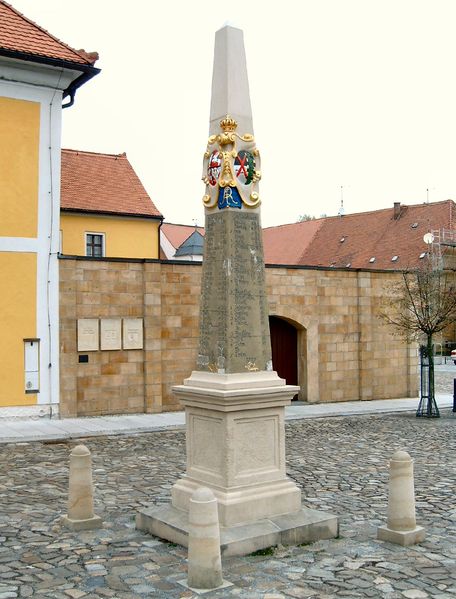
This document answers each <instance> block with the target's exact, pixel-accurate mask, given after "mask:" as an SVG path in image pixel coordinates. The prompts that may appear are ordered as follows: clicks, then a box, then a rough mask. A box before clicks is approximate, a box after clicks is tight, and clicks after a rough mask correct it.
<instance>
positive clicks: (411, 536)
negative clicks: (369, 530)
mask: <svg viewBox="0 0 456 599" xmlns="http://www.w3.org/2000/svg"><path fill="white" fill-rule="evenodd" d="M424 533H425V529H424V528H423V527H422V526H417V525H416V519H415V489H414V483H413V460H412V458H411V457H410V456H409V454H408V453H407V452H406V451H396V453H395V454H394V455H393V457H392V458H391V461H390V478H389V495H388V521H387V524H386V526H379V527H378V529H377V538H378V539H380V540H382V541H389V542H390V543H397V544H398V545H404V546H405V545H414V544H415V543H420V542H421V541H422V540H423V539H424Z"/></svg>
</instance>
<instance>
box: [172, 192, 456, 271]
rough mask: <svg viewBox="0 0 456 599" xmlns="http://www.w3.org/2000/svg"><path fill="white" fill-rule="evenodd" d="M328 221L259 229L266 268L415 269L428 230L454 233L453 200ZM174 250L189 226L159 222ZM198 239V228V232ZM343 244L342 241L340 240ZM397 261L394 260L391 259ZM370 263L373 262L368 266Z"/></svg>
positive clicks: (339, 217) (318, 220)
mask: <svg viewBox="0 0 456 599" xmlns="http://www.w3.org/2000/svg"><path fill="white" fill-rule="evenodd" d="M396 217H398V218H395V209H394V208H385V209H383V210H374V211H371V212H360V213H357V214H347V215H345V216H331V217H326V218H319V219H316V220H311V221H304V222H301V223H292V224H288V225H279V226H277V227H268V228H267V229H263V244H264V256H265V263H266V264H284V265H288V266H294V265H299V266H325V267H330V266H334V267H347V266H348V265H349V267H350V268H362V269H366V270H369V269H374V270H375V269H381V270H384V269H386V270H400V269H406V268H412V267H414V266H417V265H418V264H420V260H421V259H420V254H423V252H426V251H427V250H428V246H427V245H426V244H425V243H424V241H423V236H424V234H425V233H427V232H428V231H430V230H437V229H449V230H453V231H455V230H456V204H455V203H454V202H453V200H445V201H443V202H434V203H431V204H416V205H412V206H405V205H403V206H401V205H399V204H398V206H397V214H396ZM162 231H163V233H164V234H165V235H166V237H167V238H168V240H169V241H170V242H171V244H172V245H173V246H174V247H175V248H178V247H179V246H180V245H181V244H182V243H183V242H184V241H185V240H186V239H187V238H188V237H189V236H190V235H191V234H192V233H193V231H194V227H192V226H190V225H176V224H171V223H163V226H162ZM198 231H199V232H200V233H201V234H202V235H204V229H203V228H202V227H198ZM342 240H343V241H342ZM394 256H397V259H396V260H394V261H393V260H392V258H393V257H394ZM371 258H375V260H374V261H373V262H370V260H371Z"/></svg>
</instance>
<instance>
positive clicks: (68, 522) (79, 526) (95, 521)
mask: <svg viewBox="0 0 456 599" xmlns="http://www.w3.org/2000/svg"><path fill="white" fill-rule="evenodd" d="M61 522H62V524H63V526H66V527H67V528H69V529H70V530H76V531H78V530H93V529H94V528H103V520H102V519H101V518H100V516H93V518H87V520H72V519H71V518H68V516H63V517H62V520H61Z"/></svg>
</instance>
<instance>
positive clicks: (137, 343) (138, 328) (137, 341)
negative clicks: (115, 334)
mask: <svg viewBox="0 0 456 599" xmlns="http://www.w3.org/2000/svg"><path fill="white" fill-rule="evenodd" d="M123 348H124V349H142V348H143V319H142V318H124V319H123Z"/></svg>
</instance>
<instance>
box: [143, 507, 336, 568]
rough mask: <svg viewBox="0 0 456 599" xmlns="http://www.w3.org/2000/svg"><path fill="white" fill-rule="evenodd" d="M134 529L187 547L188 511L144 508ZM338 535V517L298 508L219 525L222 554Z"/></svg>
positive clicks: (242, 552) (227, 554)
mask: <svg viewBox="0 0 456 599" xmlns="http://www.w3.org/2000/svg"><path fill="white" fill-rule="evenodd" d="M136 528H138V529H139V530H143V531H147V532H149V533H151V534H153V535H155V536H156V537H160V538H162V539H166V540H167V541H171V542H173V543H178V544H179V545H183V546H184V547H187V546H188V512H185V511H183V510H179V509H177V508H175V507H173V506H171V505H166V506H158V507H152V508H145V509H142V510H139V512H138V514H137V515H136ZM338 534H339V525H338V519H337V517H336V516H334V515H332V514H327V513H325V512H320V511H317V510H312V509H309V508H305V507H303V508H301V510H299V511H297V512H293V513H288V514H283V515H278V516H272V517H269V518H264V519H262V520H257V521H255V522H252V523H248V524H238V525H236V526H230V527H220V544H221V553H222V555H224V556H230V555H248V554H249V553H253V552H254V551H258V550H260V549H266V548H267V547H271V546H274V545H279V544H280V545H299V544H301V543H311V542H314V541H317V540H319V539H332V538H335V537H337V536H338Z"/></svg>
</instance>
